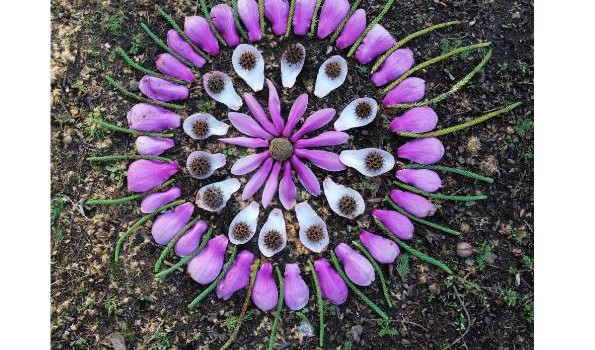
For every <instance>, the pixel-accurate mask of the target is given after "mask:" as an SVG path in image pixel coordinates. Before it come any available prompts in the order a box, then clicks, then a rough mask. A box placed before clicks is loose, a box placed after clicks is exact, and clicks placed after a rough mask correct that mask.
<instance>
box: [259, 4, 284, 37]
mask: <svg viewBox="0 0 595 350" xmlns="http://www.w3.org/2000/svg"><path fill="white" fill-rule="evenodd" d="M288 14H289V3H288V2H287V0H264V15H265V17H266V18H267V19H268V20H269V22H271V24H272V26H273V33H275V35H283V34H285V30H286V29H287V16H288Z"/></svg>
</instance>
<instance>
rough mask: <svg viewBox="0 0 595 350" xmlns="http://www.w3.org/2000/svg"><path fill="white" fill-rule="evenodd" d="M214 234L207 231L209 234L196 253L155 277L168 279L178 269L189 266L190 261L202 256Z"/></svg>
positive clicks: (204, 237) (203, 239)
mask: <svg viewBox="0 0 595 350" xmlns="http://www.w3.org/2000/svg"><path fill="white" fill-rule="evenodd" d="M212 234H213V230H212V229H209V230H208V231H207V233H206V234H205V235H204V236H203V237H202V240H201V242H200V245H199V246H198V248H196V249H194V251H193V252H192V253H190V255H187V256H185V257H183V258H182V259H180V261H178V262H177V263H175V264H173V265H172V266H170V267H168V268H167V269H165V270H163V271H161V272H159V273H157V274H155V277H160V278H161V277H167V276H168V275H169V274H171V273H172V272H174V271H176V270H177V269H179V268H181V267H182V266H184V265H186V264H188V262H190V260H192V259H193V258H194V257H195V256H197V255H198V254H200V252H202V250H203V249H205V246H206V245H207V243H208V242H209V239H211V235H212Z"/></svg>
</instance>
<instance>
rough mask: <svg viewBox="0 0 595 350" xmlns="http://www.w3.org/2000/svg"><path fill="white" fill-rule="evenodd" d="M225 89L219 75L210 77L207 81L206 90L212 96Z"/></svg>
mask: <svg viewBox="0 0 595 350" xmlns="http://www.w3.org/2000/svg"><path fill="white" fill-rule="evenodd" d="M224 87H225V82H223V78H221V77H220V76H219V75H212V76H211V77H210V78H209V80H208V81H207V89H209V91H210V92H212V93H214V94H218V93H220V92H221V91H223V88H224Z"/></svg>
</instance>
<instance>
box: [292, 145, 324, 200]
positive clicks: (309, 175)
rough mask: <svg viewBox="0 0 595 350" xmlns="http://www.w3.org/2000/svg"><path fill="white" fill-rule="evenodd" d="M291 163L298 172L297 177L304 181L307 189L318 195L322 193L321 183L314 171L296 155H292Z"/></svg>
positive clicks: (303, 184) (303, 183)
mask: <svg viewBox="0 0 595 350" xmlns="http://www.w3.org/2000/svg"><path fill="white" fill-rule="evenodd" d="M290 159H291V165H292V166H293V168H294V169H295V172H296V173H297V177H298V179H299V180H300V182H301V183H302V186H304V188H305V189H306V191H308V192H310V193H311V194H313V195H315V196H318V195H319V194H320V183H319V182H318V179H317V178H316V175H314V172H312V170H311V169H310V168H308V166H307V165H306V164H304V163H302V162H301V161H300V160H299V159H298V157H296V156H295V155H293V156H291V158H290Z"/></svg>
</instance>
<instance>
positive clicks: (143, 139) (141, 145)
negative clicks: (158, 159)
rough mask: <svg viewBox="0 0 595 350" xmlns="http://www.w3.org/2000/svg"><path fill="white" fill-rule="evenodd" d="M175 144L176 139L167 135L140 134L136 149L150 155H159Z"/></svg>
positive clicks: (140, 152)
mask: <svg viewBox="0 0 595 350" xmlns="http://www.w3.org/2000/svg"><path fill="white" fill-rule="evenodd" d="M174 145H175V144H174V140H172V139H168V138H165V137H151V136H139V137H137V138H136V142H135V146H136V151H137V152H138V153H139V154H145V155H149V156H158V155H160V154H161V153H163V152H165V151H166V150H168V149H170V148H172V147H173V146H174Z"/></svg>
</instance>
